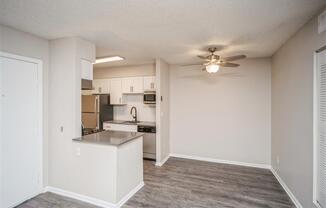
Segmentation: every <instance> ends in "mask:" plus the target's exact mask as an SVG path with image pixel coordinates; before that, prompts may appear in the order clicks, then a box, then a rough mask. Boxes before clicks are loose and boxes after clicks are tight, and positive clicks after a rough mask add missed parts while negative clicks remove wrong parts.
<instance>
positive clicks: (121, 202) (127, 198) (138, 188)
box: [117, 181, 145, 207]
mask: <svg viewBox="0 0 326 208" xmlns="http://www.w3.org/2000/svg"><path fill="white" fill-rule="evenodd" d="M144 185H145V184H144V181H142V182H141V183H140V184H138V186H136V187H135V188H134V189H133V190H131V191H130V192H129V193H128V194H127V195H126V196H124V197H123V198H122V199H121V200H120V201H119V202H118V204H117V207H121V206H122V205H124V204H125V203H126V202H127V201H128V200H129V199H130V198H131V197H132V196H133V195H135V193H137V192H138V191H139V190H140V189H141V188H143V186H144Z"/></svg>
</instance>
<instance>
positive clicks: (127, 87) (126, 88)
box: [121, 77, 133, 94]
mask: <svg viewBox="0 0 326 208" xmlns="http://www.w3.org/2000/svg"><path fill="white" fill-rule="evenodd" d="M121 81H122V93H125V94H130V93H133V86H132V77H126V78H122V79H121Z"/></svg>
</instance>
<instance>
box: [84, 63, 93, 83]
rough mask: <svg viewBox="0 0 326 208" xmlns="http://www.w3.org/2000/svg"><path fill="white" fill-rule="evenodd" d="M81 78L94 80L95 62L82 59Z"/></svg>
mask: <svg viewBox="0 0 326 208" xmlns="http://www.w3.org/2000/svg"><path fill="white" fill-rule="evenodd" d="M81 78H82V79H88V80H93V64H92V62H90V61H88V60H85V59H82V60H81Z"/></svg>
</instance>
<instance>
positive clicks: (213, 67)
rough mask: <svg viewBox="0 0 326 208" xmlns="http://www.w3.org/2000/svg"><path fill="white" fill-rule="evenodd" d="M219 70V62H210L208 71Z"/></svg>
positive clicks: (214, 71)
mask: <svg viewBox="0 0 326 208" xmlns="http://www.w3.org/2000/svg"><path fill="white" fill-rule="evenodd" d="M218 70H220V66H219V65H217V64H209V65H207V66H206V71H207V72H208V73H216V72H218Z"/></svg>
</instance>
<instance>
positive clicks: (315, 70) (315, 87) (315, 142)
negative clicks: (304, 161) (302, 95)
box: [312, 47, 326, 208]
mask: <svg viewBox="0 0 326 208" xmlns="http://www.w3.org/2000/svg"><path fill="white" fill-rule="evenodd" d="M324 50H326V47H322V48H320V49H318V50H316V51H315V52H314V63H313V64H314V66H313V194H312V200H313V204H314V205H315V206H316V207H317V208H321V207H320V205H319V203H318V202H317V188H318V185H317V183H318V181H317V178H318V142H319V136H318V135H319V77H318V75H319V72H318V70H319V69H318V60H319V59H318V56H319V53H321V52H323V51H324Z"/></svg>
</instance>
